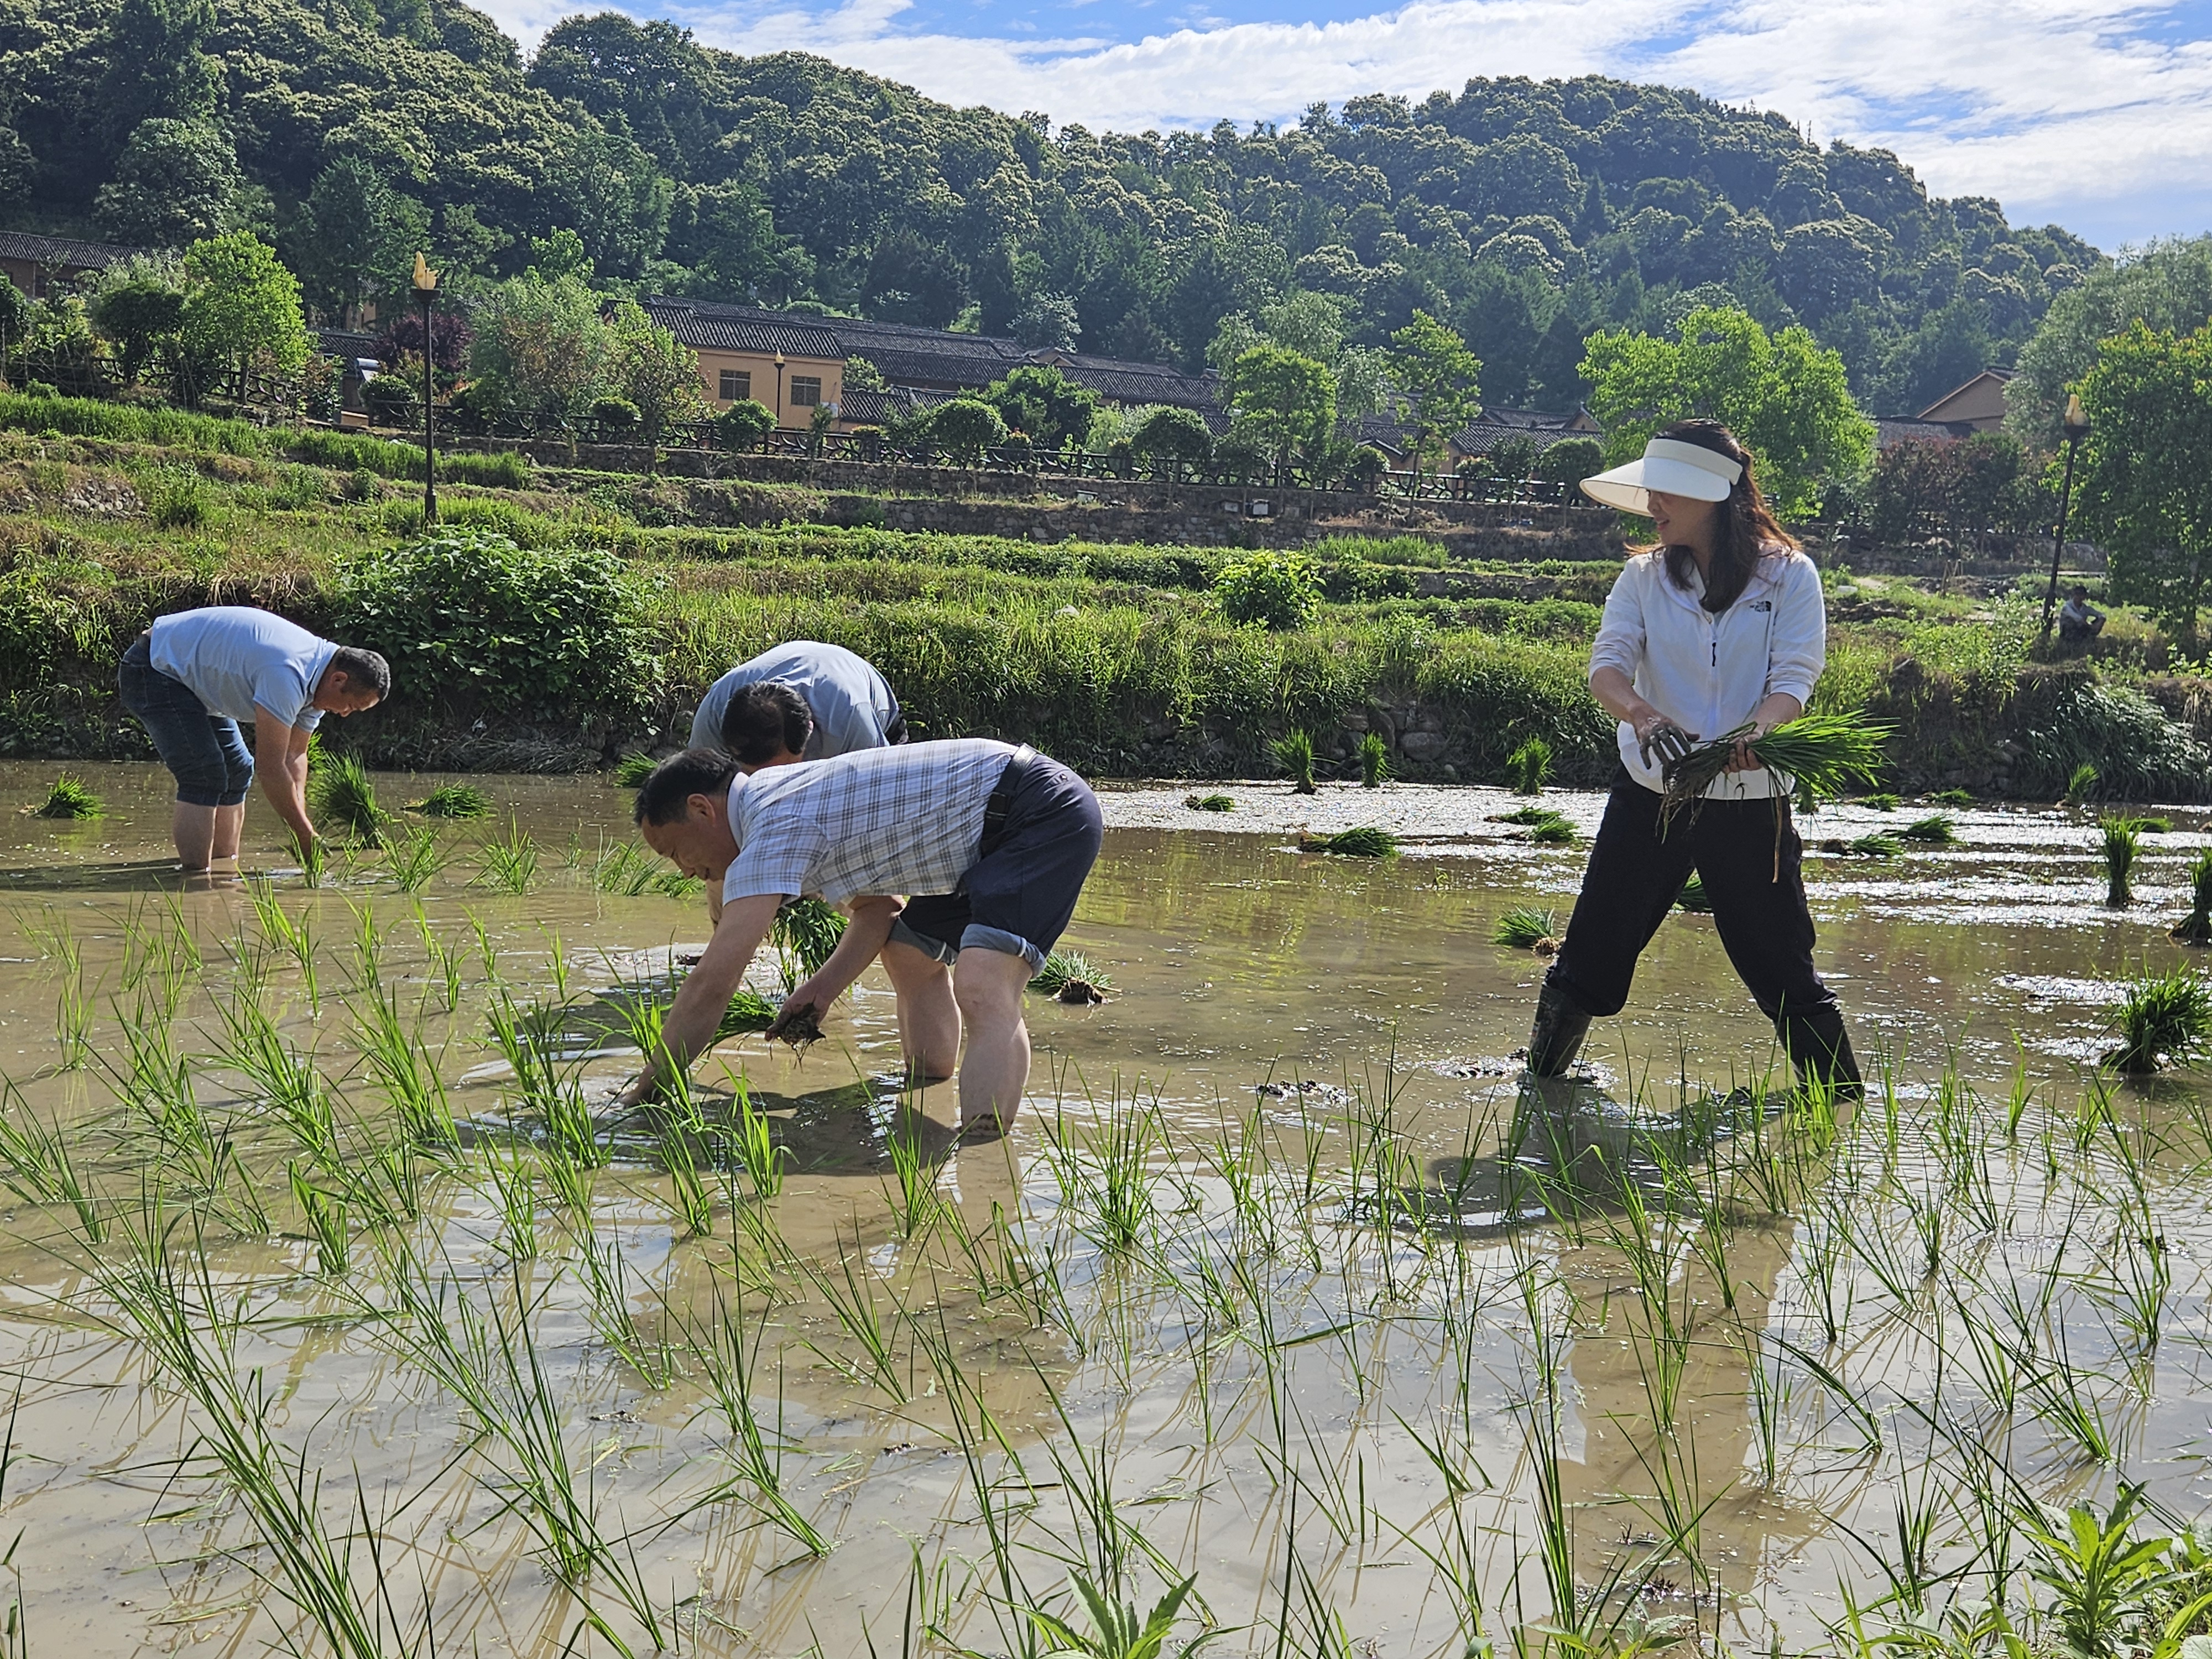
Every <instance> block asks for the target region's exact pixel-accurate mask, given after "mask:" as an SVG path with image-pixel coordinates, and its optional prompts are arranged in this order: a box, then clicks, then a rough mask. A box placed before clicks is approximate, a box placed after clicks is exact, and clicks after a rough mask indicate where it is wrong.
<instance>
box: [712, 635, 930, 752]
mask: <svg viewBox="0 0 2212 1659" xmlns="http://www.w3.org/2000/svg"><path fill="white" fill-rule="evenodd" d="M905 741H906V720H905V717H904V716H903V715H902V714H900V713H899V705H898V699H897V698H896V696H892V695H891V689H890V685H889V684H886V683H885V682H884V677H883V676H882V675H881V674H878V672H877V671H875V669H874V668H873V666H872V665H870V664H869V662H868V661H867V659H866V658H864V657H861V656H859V655H857V654H855V653H853V652H850V651H848V650H847V649H845V647H843V646H842V645H823V643H821V642H820V641H817V640H793V641H789V642H788V643H787V644H784V645H779V646H775V647H771V648H769V650H766V651H763V652H762V653H760V655H758V656H757V657H755V658H752V659H750V661H746V662H741V663H739V664H738V665H737V666H736V667H735V668H732V670H731V671H729V672H728V673H726V674H725V675H723V676H722V678H720V679H719V680H716V681H715V682H714V684H712V685H710V686H708V688H707V695H706V696H703V697H702V698H700V699H699V712H698V713H697V714H695V715H693V716H692V717H691V746H692V747H693V748H694V749H719V750H721V751H722V752H723V753H725V754H726V755H728V756H729V757H731V758H732V760H734V761H736V762H737V763H738V769H739V770H740V771H744V772H757V771H758V770H759V769H761V768H762V767H763V766H784V765H788V764H789V763H791V762H793V761H798V760H834V759H835V758H836V757H838V756H839V755H849V754H851V753H852V752H853V751H854V750H856V749H881V748H883V747H884V745H885V744H894V743H903V742H905Z"/></svg>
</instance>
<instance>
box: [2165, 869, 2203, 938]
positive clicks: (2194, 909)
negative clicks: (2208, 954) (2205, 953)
mask: <svg viewBox="0 0 2212 1659" xmlns="http://www.w3.org/2000/svg"><path fill="white" fill-rule="evenodd" d="M2168 937H2170V938H2172V939H2178V940H2179V941H2180V942H2181V943H2182V944H2184V945H2212V852H2204V853H2199V854H2197V856H2196V857H2195V858H2194V859H2192V860H2191V861H2190V865H2189V914H2188V915H2185V916H2184V917H2183V918H2182V919H2181V920H2180V921H2178V922H2176V923H2174V925H2173V927H2172V932H2171V933H2170V934H2169V935H2168Z"/></svg>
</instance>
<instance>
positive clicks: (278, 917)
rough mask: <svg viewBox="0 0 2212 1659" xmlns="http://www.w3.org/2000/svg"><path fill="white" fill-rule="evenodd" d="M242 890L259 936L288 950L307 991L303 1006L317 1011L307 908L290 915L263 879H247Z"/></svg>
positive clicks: (319, 996) (318, 1001) (312, 937)
mask: <svg viewBox="0 0 2212 1659" xmlns="http://www.w3.org/2000/svg"><path fill="white" fill-rule="evenodd" d="M246 897H247V898H248V899H250V900H251V901H252V904H253V915H254V919H255V920H256V921H258V922H259V923H260V924H261V937H262V939H263V940H264V942H266V943H267V944H269V945H274V946H279V947H282V948H283V950H285V951H289V953H290V954H291V957H292V960H293V961H294V962H295V963H297V964H298V965H299V969H300V982H301V986H302V987H303V988H305V990H306V991H307V1006H308V1008H309V1009H310V1010H312V1011H314V1012H320V1011H321V1008H322V993H321V989H320V987H319V984H318V982H317V980H316V975H315V935H314V928H313V923H312V922H311V921H309V920H308V912H307V910H306V909H305V908H302V909H301V912H300V914H299V915H297V916H296V917H295V916H294V915H292V914H291V913H290V912H289V911H288V910H286V909H285V908H284V906H283V902H282V901H280V900H279V899H278V898H277V896H276V887H275V886H274V885H273V884H270V883H269V882H267V881H248V882H247V883H246Z"/></svg>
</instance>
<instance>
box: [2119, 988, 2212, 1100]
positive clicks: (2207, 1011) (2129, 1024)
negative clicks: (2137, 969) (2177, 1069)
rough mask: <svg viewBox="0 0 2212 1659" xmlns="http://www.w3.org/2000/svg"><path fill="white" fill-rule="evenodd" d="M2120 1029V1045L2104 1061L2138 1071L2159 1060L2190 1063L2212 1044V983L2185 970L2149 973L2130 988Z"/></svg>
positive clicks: (2154, 1065)
mask: <svg viewBox="0 0 2212 1659" xmlns="http://www.w3.org/2000/svg"><path fill="white" fill-rule="evenodd" d="M2119 1027H2120V1046H2119V1048H2117V1049H2116V1050H2114V1051H2113V1052H2112V1054H2107V1055H2106V1056H2105V1063H2106V1065H2108V1066H2112V1067H2113V1068H2115V1069H2116V1070H2118V1071H2122V1072H2130V1073H2136V1074H2138V1075H2140V1074H2141V1073H2145V1072H2154V1071H2156V1070H2157V1069H2158V1066H2159V1062H2160V1060H2164V1061H2166V1062H2167V1063H2169V1064H2172V1065H2175V1066H2186V1065H2188V1064H2189V1063H2190V1062H2191V1060H2194V1059H2196V1058H2197V1055H2198V1054H2202V1053H2203V1051H2204V1049H2205V1047H2206V1045H2207V1044H2208V1043H2212V986H2208V985H2207V984H2206V983H2205V981H2204V980H2203V977H2202V976H2201V975H2197V974H2195V973H2192V972H2191V971H2190V970H2189V969H2186V968H2175V969H2169V970H2168V971H2167V972H2166V973H2163V974H2145V975H2142V977H2140V978H2138V979H2137V980H2136V981H2135V982H2134V983H2133V984H2132V985H2130V986H2129V987H2128V994H2127V1000H2125V1001H2124V1002H2123V1003H2122V1004H2121V1005H2120V1016H2119Z"/></svg>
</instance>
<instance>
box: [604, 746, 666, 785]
mask: <svg viewBox="0 0 2212 1659" xmlns="http://www.w3.org/2000/svg"><path fill="white" fill-rule="evenodd" d="M659 764H660V763H659V761H657V760H655V759H653V757H652V756H650V755H647V754H642V753H640V752H639V751H637V750H631V751H630V752H629V754H627V755H624V756H623V757H622V758H621V759H620V760H618V761H617V762H616V763H615V767H614V771H613V772H612V773H611V776H612V778H613V779H614V781H615V787H617V788H620V789H641V788H643V787H645V781H646V780H647V778H649V777H651V776H652V775H653V768H654V767H656V766H658V765H659Z"/></svg>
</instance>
